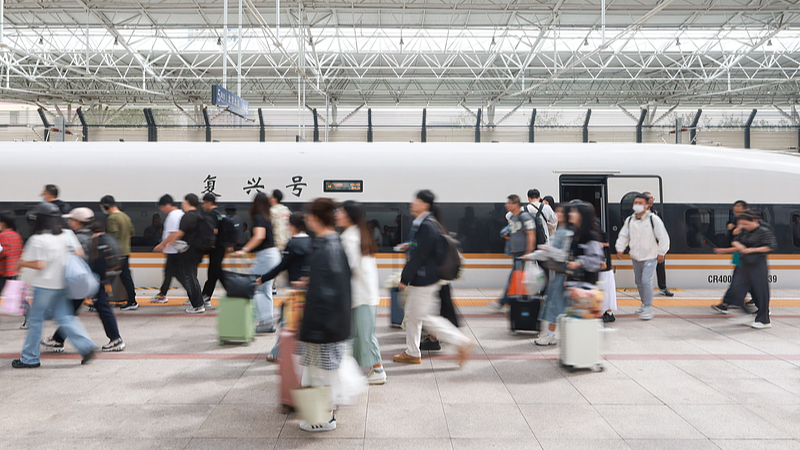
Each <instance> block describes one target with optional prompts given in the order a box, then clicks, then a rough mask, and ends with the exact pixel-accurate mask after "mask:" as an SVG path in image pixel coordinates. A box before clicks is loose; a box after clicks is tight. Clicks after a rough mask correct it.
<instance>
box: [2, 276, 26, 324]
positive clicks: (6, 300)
mask: <svg viewBox="0 0 800 450" xmlns="http://www.w3.org/2000/svg"><path fill="white" fill-rule="evenodd" d="M0 297H3V302H2V303H0V314H8V315H11V316H22V315H24V314H25V308H24V306H23V304H24V303H25V282H24V281H20V280H8V281H6V286H5V287H4V288H3V292H2V293H0Z"/></svg>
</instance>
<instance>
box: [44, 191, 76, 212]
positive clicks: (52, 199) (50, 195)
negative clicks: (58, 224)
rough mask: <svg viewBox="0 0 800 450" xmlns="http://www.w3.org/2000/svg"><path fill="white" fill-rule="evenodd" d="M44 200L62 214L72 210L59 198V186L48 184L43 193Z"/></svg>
mask: <svg viewBox="0 0 800 450" xmlns="http://www.w3.org/2000/svg"><path fill="white" fill-rule="evenodd" d="M42 200H43V201H45V202H47V203H52V204H54V205H56V206H57V207H58V211H59V212H60V213H61V214H67V213H68V212H69V210H70V207H69V204H67V203H64V201H62V200H61V199H60V198H58V186H56V185H55V184H48V185H47V186H45V187H44V190H43V191H42Z"/></svg>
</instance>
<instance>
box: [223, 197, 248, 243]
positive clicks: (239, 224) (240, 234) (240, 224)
mask: <svg viewBox="0 0 800 450" xmlns="http://www.w3.org/2000/svg"><path fill="white" fill-rule="evenodd" d="M225 214H227V215H228V218H229V219H231V222H233V228H234V229H235V230H236V242H234V243H233V249H234V250H241V249H242V244H244V242H245V238H244V231H245V229H246V228H247V226H246V224H245V223H244V221H243V220H242V218H241V217H239V215H237V214H236V208H235V207H233V206H228V207H227V208H225Z"/></svg>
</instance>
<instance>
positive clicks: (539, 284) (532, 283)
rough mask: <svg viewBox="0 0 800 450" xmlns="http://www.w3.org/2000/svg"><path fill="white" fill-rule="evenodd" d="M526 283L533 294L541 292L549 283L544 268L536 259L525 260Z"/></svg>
mask: <svg viewBox="0 0 800 450" xmlns="http://www.w3.org/2000/svg"><path fill="white" fill-rule="evenodd" d="M525 285H526V286H527V288H528V292H529V293H530V294H531V295H533V294H536V293H538V292H541V291H542V290H543V289H544V288H545V286H546V285H547V277H546V276H545V273H544V270H542V268H541V267H539V264H537V263H536V261H526V262H525Z"/></svg>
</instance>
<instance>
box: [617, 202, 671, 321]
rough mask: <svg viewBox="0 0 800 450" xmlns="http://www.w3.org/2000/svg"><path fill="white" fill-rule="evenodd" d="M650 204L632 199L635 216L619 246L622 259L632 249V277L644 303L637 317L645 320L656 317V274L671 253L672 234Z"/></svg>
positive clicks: (626, 225) (629, 220) (622, 232)
mask: <svg viewBox="0 0 800 450" xmlns="http://www.w3.org/2000/svg"><path fill="white" fill-rule="evenodd" d="M648 201H649V199H648V197H647V196H646V195H644V194H639V195H637V196H636V198H634V199H633V214H632V215H630V216H628V218H627V219H625V223H624V224H623V225H622V229H621V230H620V232H619V235H618V236H617V243H616V249H617V258H619V259H622V254H623V252H624V251H625V250H626V249H627V248H630V257H631V262H632V263H633V275H634V279H635V281H636V288H637V289H638V290H639V297H640V298H641V300H642V307H641V308H639V309H638V310H636V314H639V318H640V319H642V320H650V319H652V318H653V275H654V273H655V270H656V264H658V262H663V261H664V256H665V255H666V254H667V252H668V251H669V235H668V234H667V230H666V228H664V222H662V221H661V219H659V218H658V216H656V215H655V214H653V213H651V212H650V211H647V202H648Z"/></svg>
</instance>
